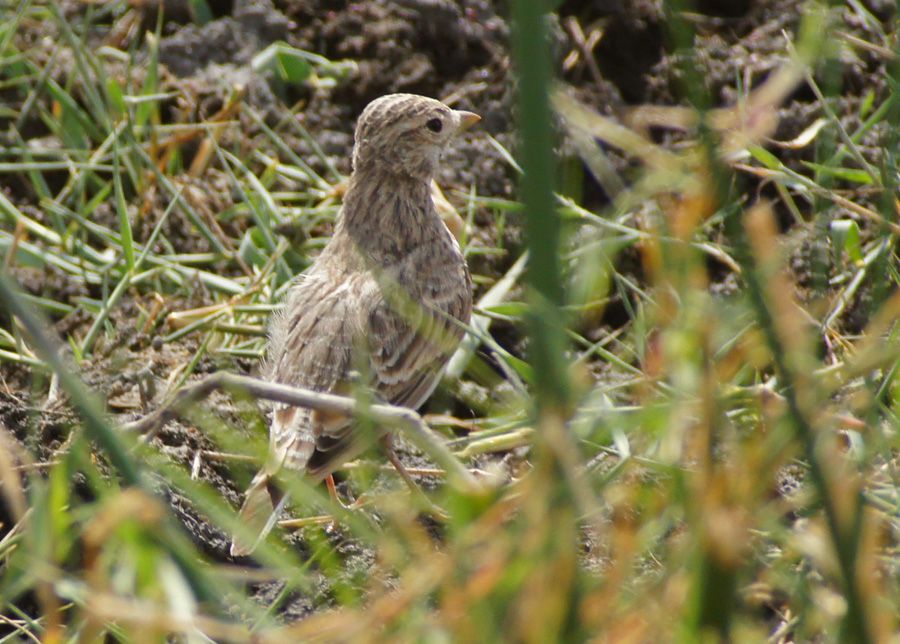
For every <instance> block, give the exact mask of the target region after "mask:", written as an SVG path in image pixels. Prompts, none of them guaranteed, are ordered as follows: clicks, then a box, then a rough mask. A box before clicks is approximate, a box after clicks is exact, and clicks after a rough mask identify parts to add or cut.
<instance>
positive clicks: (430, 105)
mask: <svg viewBox="0 0 900 644" xmlns="http://www.w3.org/2000/svg"><path fill="white" fill-rule="evenodd" d="M479 120H480V117H479V116H478V115H477V114H473V113H472V112H464V111H462V110H454V109H451V108H449V107H447V106H446V105H444V104H443V103H441V102H440V101H436V100H434V99H433V98H426V97H424V96H417V95H415V94H388V95H386V96H382V97H380V98H376V99H375V100H374V101H372V102H371V103H369V104H368V105H367V106H366V109H364V110H363V113H362V114H361V115H360V117H359V121H357V123H356V135H355V143H354V147H353V170H354V172H368V171H376V172H382V173H387V174H392V175H395V176H404V177H409V178H412V179H420V180H424V181H430V180H431V178H432V177H433V176H434V173H435V171H436V170H437V164H438V160H439V159H440V156H441V153H442V152H443V151H444V148H446V147H447V143H448V142H449V141H450V139H451V138H453V135H454V134H456V133H457V132H459V131H460V130H464V129H466V128H467V127H469V126H471V125H473V124H474V123H477V122H478V121H479Z"/></svg>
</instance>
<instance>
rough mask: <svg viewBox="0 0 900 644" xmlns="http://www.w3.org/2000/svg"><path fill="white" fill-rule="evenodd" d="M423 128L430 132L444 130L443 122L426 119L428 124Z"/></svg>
mask: <svg viewBox="0 0 900 644" xmlns="http://www.w3.org/2000/svg"><path fill="white" fill-rule="evenodd" d="M425 127H427V128H428V129H429V130H431V131H432V132H435V133H436V132H440V131H441V130H442V129H444V122H443V121H441V119H428V122H427V123H425Z"/></svg>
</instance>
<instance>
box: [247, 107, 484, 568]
mask: <svg viewBox="0 0 900 644" xmlns="http://www.w3.org/2000/svg"><path fill="white" fill-rule="evenodd" d="M478 120H479V119H478V116H476V115H475V114H472V113H470V112H463V111H458V110H452V109H450V108H449V107H447V106H446V105H444V104H443V103H441V102H439V101H436V100H434V99H430V98H425V97H423V96H415V95H412V94H390V95H388V96H382V97H381V98H378V99H376V100H374V101H372V102H371V103H370V104H369V105H368V106H367V107H366V109H365V110H364V111H363V113H362V115H361V116H360V118H359V121H358V123H357V126H356V135H355V145H354V148H353V173H352V175H351V177H350V182H349V186H348V188H347V192H346V195H345V196H344V205H343V208H342V210H341V214H340V216H339V219H338V223H337V226H336V229H335V232H334V236H333V237H332V239H331V241H330V242H329V243H328V245H327V246H326V247H325V249H324V250H323V251H322V253H321V254H320V255H319V257H318V258H317V259H316V261H315V263H314V264H313V265H312V267H310V269H309V270H308V271H307V272H306V273H304V274H303V275H302V276H300V277H299V278H298V280H297V282H296V284H295V285H294V286H293V287H292V288H291V290H290V291H289V293H288V295H287V298H286V300H285V303H284V307H283V309H282V310H281V312H280V313H278V314H277V316H276V317H275V319H274V320H273V323H272V327H271V332H270V339H269V369H270V372H269V376H268V377H269V378H270V379H271V380H273V381H274V382H278V383H283V384H287V385H292V386H296V387H304V388H307V389H312V390H315V391H320V392H327V393H338V394H341V393H348V392H349V391H350V389H351V387H352V384H351V383H352V381H353V380H355V379H358V378H363V379H364V383H365V384H368V385H369V386H370V387H371V389H372V391H373V392H374V393H375V395H376V396H377V397H378V398H379V399H380V400H382V401H384V402H388V403H391V404H394V405H402V406H405V407H409V408H412V409H416V408H418V407H419V406H421V405H422V404H423V403H424V402H425V400H426V399H427V398H428V397H429V396H430V395H431V393H432V391H433V390H434V388H435V386H436V385H437V383H438V380H439V378H440V373H441V370H442V369H443V367H444V364H445V363H446V361H447V359H448V358H449V357H450V354H451V353H452V352H453V350H454V349H455V348H456V346H457V344H458V343H459V341H460V339H461V336H462V330H461V328H460V326H459V324H458V323H457V321H458V322H462V323H468V322H469V318H470V315H471V311H472V282H471V279H470V277H469V271H468V269H467V267H466V263H465V260H464V258H463V255H462V253H461V251H460V249H459V245H458V244H457V242H456V239H455V238H454V237H453V236H452V235H451V234H450V232H449V231H448V229H447V227H446V226H445V225H444V224H443V222H442V221H441V219H440V217H439V216H438V213H437V211H436V210H435V206H434V202H433V201H432V198H431V187H430V184H431V179H432V177H433V176H434V173H435V171H436V170H437V164H438V161H439V158H440V155H441V152H442V151H443V149H444V148H445V147H446V146H447V143H448V142H449V141H450V139H451V138H452V137H453V135H454V134H455V133H456V132H457V131H459V130H460V129H463V128H465V127H468V126H469V125H471V124H473V123H475V122H476V121H478ZM362 447H365V445H360V441H356V440H354V423H353V422H352V419H349V418H345V417H325V416H323V415H322V414H319V413H317V412H314V411H312V410H309V409H303V408H299V407H285V406H280V407H276V409H275V410H274V414H273V418H272V425H271V428H270V447H269V457H268V459H267V462H266V464H265V465H264V466H263V468H262V469H261V470H260V472H259V473H258V474H257V475H256V477H255V478H254V479H253V483H251V485H250V489H249V490H248V491H247V496H246V500H245V501H244V505H243V507H242V508H241V517H242V518H243V519H244V521H245V522H246V523H249V524H250V525H252V526H256V527H257V528H258V529H259V531H260V536H259V538H258V539H257V543H258V541H259V540H260V539H262V538H263V537H264V536H265V534H266V533H267V532H268V530H269V529H270V528H271V525H272V523H273V522H274V513H275V505H276V504H278V502H279V500H281V502H282V503H283V500H282V497H281V495H280V493H279V491H278V490H277V489H276V488H275V486H273V485H272V479H273V477H274V475H275V474H276V473H277V472H279V471H280V470H281V469H283V468H286V469H290V470H294V471H297V472H305V474H306V475H307V476H309V477H310V478H312V480H315V481H318V480H322V479H324V478H326V477H328V476H329V475H330V474H331V472H332V471H333V470H334V469H335V468H337V467H339V466H340V465H341V464H342V463H343V462H345V461H346V460H347V459H349V458H352V457H353V456H354V455H355V453H356V452H357V451H358V450H359V449H361V448H362ZM255 545H256V543H254V544H245V543H242V542H239V541H237V540H234V541H232V545H231V552H232V555H244V554H249V553H250V552H252V550H253V548H254V547H255Z"/></svg>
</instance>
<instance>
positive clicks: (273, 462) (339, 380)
mask: <svg viewBox="0 0 900 644" xmlns="http://www.w3.org/2000/svg"><path fill="white" fill-rule="evenodd" d="M351 291H352V285H351V284H348V283H341V284H338V285H335V284H334V283H333V280H328V279H326V278H325V277H324V276H323V277H321V278H320V277H318V276H316V275H309V276H307V277H306V279H304V281H302V282H300V283H298V285H297V286H295V287H294V289H292V291H291V293H290V295H289V296H288V300H287V302H286V303H285V306H284V309H283V311H282V312H281V313H280V315H279V317H278V319H276V320H275V322H274V323H273V328H272V333H271V336H272V337H271V347H272V349H271V357H270V361H271V364H270V378H271V379H272V380H273V381H275V382H278V383H281V384H286V385H290V386H293V387H304V388H306V389H312V390H313V391H319V392H324V393H337V394H340V393H344V392H342V391H341V388H342V387H343V385H344V383H346V382H347V380H348V378H349V376H350V371H351V369H352V355H353V351H354V347H355V345H356V344H358V338H359V335H360V332H361V329H360V328H359V326H358V324H357V320H358V316H357V315H356V314H355V312H354V306H355V303H354V301H353V300H354V298H353V297H352V293H351ZM348 425H349V419H348V418H346V417H343V416H333V415H329V414H324V413H321V412H317V411H315V410H311V409H307V408H303V407H291V406H288V405H276V407H275V410H274V414H273V418H272V425H271V429H270V432H269V434H270V443H271V448H270V458H269V463H267V466H266V469H267V470H268V471H269V472H275V471H277V470H278V469H280V468H281V467H287V468H290V469H296V470H302V469H304V468H306V467H307V464H308V461H309V459H310V457H311V456H312V455H313V452H314V450H315V449H316V447H317V444H318V441H319V438H320V437H321V436H327V435H330V434H341V435H343V434H346V431H347V430H346V428H347V426H348Z"/></svg>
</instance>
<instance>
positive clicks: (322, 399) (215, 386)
mask: <svg viewBox="0 0 900 644" xmlns="http://www.w3.org/2000/svg"><path fill="white" fill-rule="evenodd" d="M221 389H226V390H230V391H241V392H243V393H245V394H249V395H250V396H253V397H255V398H262V399H264V400H271V401H273V402H280V403H285V404H287V405H294V406H297V407H307V408H309V409H315V410H317V411H323V412H327V413H331V414H343V415H347V416H357V417H359V416H368V417H369V418H371V419H372V420H374V421H376V422H379V423H383V424H385V425H391V426H395V427H399V428H401V430H402V431H403V432H404V434H405V435H406V437H407V438H408V439H409V440H410V441H412V443H413V444H415V445H416V447H418V448H419V449H421V450H422V451H423V452H425V453H426V454H428V455H429V456H430V457H431V458H432V459H434V461H435V463H437V464H438V465H440V466H441V467H442V468H444V470H446V472H447V473H448V476H449V478H450V479H451V480H452V481H453V483H455V484H457V485H459V486H461V487H462V488H464V489H465V490H467V491H470V492H471V491H476V490H478V489H480V487H481V486H480V485H479V484H478V482H477V481H476V479H475V477H473V476H472V474H471V473H470V472H469V471H468V470H467V469H466V468H465V467H464V466H463V464H462V463H460V461H459V460H457V459H456V458H455V457H454V456H453V453H452V452H451V451H450V450H449V449H448V448H447V446H446V445H444V443H443V442H442V441H441V439H440V438H438V436H437V435H435V434H434V433H433V432H432V431H431V429H429V428H428V426H427V425H426V424H425V422H424V421H423V420H422V417H421V416H419V414H417V413H416V412H414V411H413V410H411V409H406V408H405V407H395V406H393V405H384V404H375V405H369V404H367V403H366V402H364V401H359V400H356V399H354V398H346V397H344V396H335V395H333V394H326V393H320V392H316V391H310V390H309V389H301V388H298V387H288V386H287V385H281V384H277V383H273V382H266V381H264V380H258V379H256V378H250V377H247V376H239V375H236V374H232V373H225V372H219V373H214V374H212V375H210V376H207V377H206V378H204V379H203V380H201V381H200V382H198V383H197V384H195V385H191V386H189V387H185V388H184V389H182V390H181V391H179V392H178V393H177V394H176V395H175V397H174V398H172V399H171V400H170V401H169V402H168V403H166V404H164V405H163V406H162V407H160V408H159V409H157V410H156V411H154V412H153V413H151V414H148V415H147V416H145V417H144V418H141V419H140V420H137V421H134V422H131V423H127V424H125V425H123V429H125V430H128V431H132V432H137V433H146V432H151V431H154V430H156V429H158V428H159V427H161V426H162V425H164V424H165V423H166V422H168V421H169V420H171V419H172V418H174V417H175V416H177V415H178V414H180V413H182V412H184V411H185V410H186V409H188V408H189V407H190V406H191V404H192V403H194V402H196V401H198V400H201V399H203V398H206V397H207V396H209V394H211V393H212V392H213V391H217V390H221Z"/></svg>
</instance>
